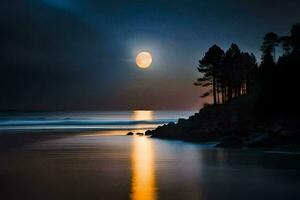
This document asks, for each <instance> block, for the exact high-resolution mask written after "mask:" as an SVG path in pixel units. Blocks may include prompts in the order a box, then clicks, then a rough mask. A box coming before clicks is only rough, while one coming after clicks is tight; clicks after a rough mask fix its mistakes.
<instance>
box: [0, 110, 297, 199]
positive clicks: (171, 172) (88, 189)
mask: <svg viewBox="0 0 300 200" xmlns="http://www.w3.org/2000/svg"><path fill="white" fill-rule="evenodd" d="M188 114H189V113H186V112H154V111H139V112H136V111H134V112H101V113H93V114H91V113H77V114H76V115H74V114H72V113H61V114H58V113H55V114H53V115H51V116H50V115H47V116H45V115H44V114H34V115H31V116H25V115H23V116H20V115H19V116H14V117H6V118H5V120H3V119H2V121H1V123H2V125H1V126H5V128H11V129H14V130H16V129H17V128H18V130H19V131H20V132H18V134H5V133H2V134H0V136H1V135H2V137H0V140H1V139H4V140H2V141H0V143H1V142H2V143H3V142H4V143H5V142H6V141H7V142H10V143H12V144H13V143H14V142H15V143H16V144H17V145H10V146H9V147H10V148H4V147H3V148H1V151H0V199H3V200H6V199H9V200H15V199H16V200H19V199H30V200H40V199H43V200H53V199H55V200H60V199H62V200H69V199H72V200H73V199H75V200H77V199H78V200H79V199H80V200H82V199H86V200H89V199H97V200H99V199H103V200H115V199H116V200H119V199H120V200H126V199H128V200H160V199H161V200H219V199H221V200H223V199H228V200H240V199H243V200H253V199H262V200H265V199H272V200H282V199H300V190H299V187H300V155H299V154H296V153H294V154H285V153H283V152H281V153H278V152H267V151H262V150H260V151H254V150H241V149H217V148H213V147H212V144H209V143H208V144H193V143H188V142H179V141H170V140H160V139H152V138H149V137H146V136H125V134H126V132H128V131H129V130H124V129H123V128H124V127H125V128H126V129H127V128H128V129H134V131H139V130H142V129H143V128H149V126H150V127H151V128H152V127H153V126H157V125H158V124H162V123H166V122H169V121H175V120H176V118H178V117H185V116H187V115H188ZM75 125H76V127H80V128H82V127H84V128H87V129H89V128H90V127H93V128H94V127H95V130H94V131H90V130H89V131H86V130H82V131H81V132H80V133H77V134H70V133H69V132H67V133H66V134H64V132H63V131H62V130H66V129H68V130H70V129H71V130H73V128H74V126H75ZM20 127H21V128H20ZM24 127H27V128H28V130H34V129H33V128H36V129H37V128H41V127H42V128H43V129H44V128H47V129H52V130H56V129H59V130H60V131H59V134H53V135H52V136H51V137H48V135H47V134H36V133H38V132H35V134H31V133H30V131H29V133H28V130H27V131H26V132H24V134H19V133H22V131H21V129H22V128H24ZM70 127H71V128H70ZM2 128H3V127H2ZM23 130H24V129H23ZM20 141H27V142H21V143H20Z"/></svg>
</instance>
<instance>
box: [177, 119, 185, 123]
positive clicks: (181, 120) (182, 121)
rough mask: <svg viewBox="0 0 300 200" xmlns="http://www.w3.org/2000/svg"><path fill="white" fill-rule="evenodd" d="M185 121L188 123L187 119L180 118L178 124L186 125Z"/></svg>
mask: <svg viewBox="0 0 300 200" xmlns="http://www.w3.org/2000/svg"><path fill="white" fill-rule="evenodd" d="M185 121H186V119H183V118H179V119H178V124H181V123H184V122H185Z"/></svg>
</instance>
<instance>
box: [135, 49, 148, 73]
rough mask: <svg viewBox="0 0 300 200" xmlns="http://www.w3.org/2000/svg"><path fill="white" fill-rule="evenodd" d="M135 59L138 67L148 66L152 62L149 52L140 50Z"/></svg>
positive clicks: (144, 67)
mask: <svg viewBox="0 0 300 200" xmlns="http://www.w3.org/2000/svg"><path fill="white" fill-rule="evenodd" d="M135 61H136V65H137V66H138V67H139V68H142V69H146V68H148V67H150V65H151V63H152V56H151V54H150V53H149V52H147V51H142V52H140V53H139V54H138V55H137V56H136V59H135Z"/></svg>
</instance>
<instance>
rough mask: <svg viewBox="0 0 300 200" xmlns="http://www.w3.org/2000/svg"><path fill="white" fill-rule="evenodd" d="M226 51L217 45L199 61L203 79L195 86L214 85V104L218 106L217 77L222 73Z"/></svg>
mask: <svg viewBox="0 0 300 200" xmlns="http://www.w3.org/2000/svg"><path fill="white" fill-rule="evenodd" d="M223 55H224V51H223V50H222V49H221V48H220V47H218V46H217V45H213V46H212V47H210V48H209V50H208V51H207V52H206V53H205V56H204V57H203V58H202V59H201V60H199V66H198V71H199V72H200V73H201V77H200V78H198V79H197V81H196V82H195V85H197V86H201V85H204V84H205V86H209V85H212V88H213V90H212V92H213V103H214V104H217V76H218V73H219V71H220V67H221V63H222V58H223Z"/></svg>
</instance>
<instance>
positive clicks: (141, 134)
mask: <svg viewBox="0 0 300 200" xmlns="http://www.w3.org/2000/svg"><path fill="white" fill-rule="evenodd" d="M136 135H138V136H143V135H144V133H136Z"/></svg>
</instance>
